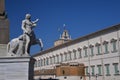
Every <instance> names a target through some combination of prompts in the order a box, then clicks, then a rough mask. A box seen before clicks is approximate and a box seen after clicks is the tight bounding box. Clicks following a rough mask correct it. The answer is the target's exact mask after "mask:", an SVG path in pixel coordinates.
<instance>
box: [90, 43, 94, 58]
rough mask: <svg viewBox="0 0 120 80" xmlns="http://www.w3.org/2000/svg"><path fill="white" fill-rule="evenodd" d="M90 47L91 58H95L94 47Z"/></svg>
mask: <svg viewBox="0 0 120 80" xmlns="http://www.w3.org/2000/svg"><path fill="white" fill-rule="evenodd" d="M89 47H90V53H91V56H94V46H93V45H90V46H89Z"/></svg>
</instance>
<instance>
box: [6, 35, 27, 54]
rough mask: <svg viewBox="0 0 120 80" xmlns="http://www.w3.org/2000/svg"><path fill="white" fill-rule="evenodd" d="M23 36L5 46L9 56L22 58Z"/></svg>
mask: <svg viewBox="0 0 120 80" xmlns="http://www.w3.org/2000/svg"><path fill="white" fill-rule="evenodd" d="M24 45H25V35H24V34H23V35H21V36H19V37H18V38H14V39H12V40H11V41H10V42H9V43H8V45H7V53H8V55H9V56H18V55H19V56H22V55H23V53H24V48H25V46H24Z"/></svg>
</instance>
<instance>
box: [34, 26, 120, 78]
mask: <svg viewBox="0 0 120 80" xmlns="http://www.w3.org/2000/svg"><path fill="white" fill-rule="evenodd" d="M33 57H34V58H35V59H36V62H35V68H34V71H35V76H34V78H35V79H36V80H37V79H39V78H55V79H59V80H120V24H118V25H114V26H111V27H108V28H106V29H103V30H100V31H97V32H94V33H91V34H88V35H85V36H83V37H80V38H77V39H74V40H71V39H70V36H69V34H68V31H67V30H64V31H63V34H62V36H61V37H60V39H59V40H57V41H56V42H55V46H54V47H52V48H49V49H47V50H44V51H42V52H40V53H38V54H35V55H34V56H33ZM64 64H66V66H64ZM80 65H81V66H80ZM71 66H72V67H73V66H74V68H72V67H71ZM62 67H63V68H64V69H65V70H64V69H63V68H62ZM80 67H82V68H80ZM80 69H81V70H80ZM46 70H48V72H47V71H46ZM45 72H46V73H48V74H45ZM70 72H72V73H71V74H70ZM49 73H51V74H49Z"/></svg>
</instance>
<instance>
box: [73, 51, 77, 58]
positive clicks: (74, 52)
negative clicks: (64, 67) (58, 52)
mask: <svg viewBox="0 0 120 80" xmlns="http://www.w3.org/2000/svg"><path fill="white" fill-rule="evenodd" d="M73 54H74V59H76V50H73Z"/></svg>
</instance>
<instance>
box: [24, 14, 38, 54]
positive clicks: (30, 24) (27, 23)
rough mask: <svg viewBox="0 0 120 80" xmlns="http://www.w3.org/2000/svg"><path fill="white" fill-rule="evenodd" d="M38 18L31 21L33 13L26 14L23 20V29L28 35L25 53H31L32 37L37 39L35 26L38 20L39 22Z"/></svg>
mask: <svg viewBox="0 0 120 80" xmlns="http://www.w3.org/2000/svg"><path fill="white" fill-rule="evenodd" d="M38 20H39V19H36V20H35V21H31V15H30V14H26V16H25V19H24V20H23V21H22V30H23V33H24V34H25V37H26V43H25V54H28V53H29V48H30V42H31V39H34V40H35V39H36V37H35V34H34V31H33V28H34V27H35V26H36V22H38Z"/></svg>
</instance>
